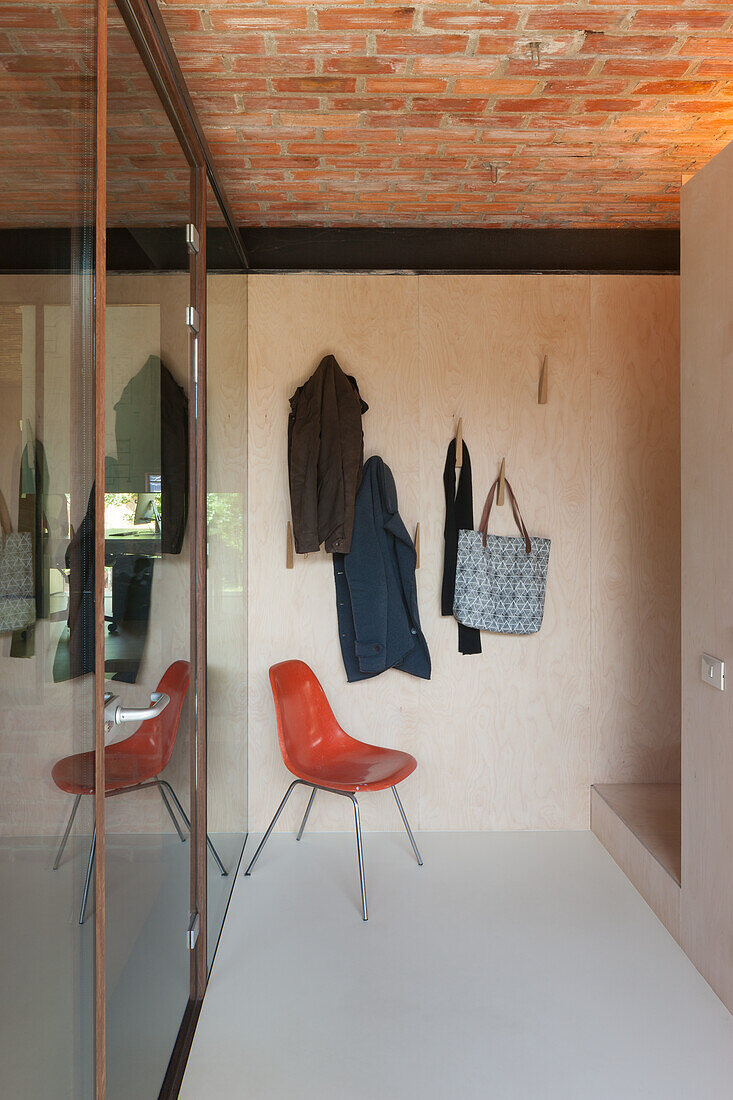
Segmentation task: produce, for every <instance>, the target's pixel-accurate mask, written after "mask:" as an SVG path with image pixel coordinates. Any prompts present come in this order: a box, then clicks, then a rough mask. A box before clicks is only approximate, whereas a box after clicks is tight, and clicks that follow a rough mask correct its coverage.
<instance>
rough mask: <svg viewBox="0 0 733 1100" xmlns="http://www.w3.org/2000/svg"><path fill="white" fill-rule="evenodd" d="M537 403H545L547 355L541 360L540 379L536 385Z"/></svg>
mask: <svg viewBox="0 0 733 1100" xmlns="http://www.w3.org/2000/svg"><path fill="white" fill-rule="evenodd" d="M537 404H538V405H546V404H547V356H545V357H544V359H543V360H542V369H541V370H540V381H539V385H538V387H537Z"/></svg>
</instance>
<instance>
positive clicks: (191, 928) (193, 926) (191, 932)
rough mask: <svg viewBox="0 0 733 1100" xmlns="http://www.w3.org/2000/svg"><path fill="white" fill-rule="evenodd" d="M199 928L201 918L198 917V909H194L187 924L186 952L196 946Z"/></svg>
mask: <svg viewBox="0 0 733 1100" xmlns="http://www.w3.org/2000/svg"><path fill="white" fill-rule="evenodd" d="M200 928H201V917H200V916H199V911H198V909H194V911H193V913H192V914H191V918H190V920H189V922H188V950H189V951H193V949H194V947H195V946H196V941H197V939H198V938H199V929H200Z"/></svg>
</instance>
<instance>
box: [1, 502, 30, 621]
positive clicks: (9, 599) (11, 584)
mask: <svg viewBox="0 0 733 1100" xmlns="http://www.w3.org/2000/svg"><path fill="white" fill-rule="evenodd" d="M35 621H36V601H35V597H34V594H33V546H32V543H31V536H30V533H29V532H25V531H24V532H22V533H18V534H13V528H12V526H11V523H10V513H9V512H8V508H7V505H6V503H5V499H4V497H3V495H2V493H0V634H7V633H10V632H11V631H14V630H24V629H25V628H26V627H27V626H30V625H31V623H34V622H35Z"/></svg>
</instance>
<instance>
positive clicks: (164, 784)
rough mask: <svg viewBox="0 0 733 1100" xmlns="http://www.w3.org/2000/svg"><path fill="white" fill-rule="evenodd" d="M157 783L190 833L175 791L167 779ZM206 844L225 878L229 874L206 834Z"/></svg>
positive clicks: (186, 818) (189, 823)
mask: <svg viewBox="0 0 733 1100" xmlns="http://www.w3.org/2000/svg"><path fill="white" fill-rule="evenodd" d="M158 783H159V784H160V786H161V787H165V788H166V790H167V791H168V794H169V795H170V796H171V798H172V799H173V801H174V802H175V804H176V807H177V809H178V812H179V814H180V815H181V817H182V818H183V820H184V821H185V822H186V828H187V829H188V831H189V833H190V832H191V822H190V821H189V820H188V817H187V816H186V811H185V810H184V808H183V806H182V805H181V803H180V802H179V801H178V795H177V794H176V792H175V791H174V790H173V788H172V787H171V785H170V783H169V782H168V780H167V779H159V780H158ZM206 844H207V846H208V849H209V851H210V852H211V854H212V856H213V857H214V859H215V860H216V865H217V867H218V868H219V870H220V871H221V873H222V875H223V876H226V875H228V874H229V872H228V871H227V869H226V867H225V866H224V864H223V863H222V861H221V860H220V859H219V853H218V852H217V850H216V848H215V847H214V845H213V844H212V843H211V840H210V838H209V834H208V833H207V834H206Z"/></svg>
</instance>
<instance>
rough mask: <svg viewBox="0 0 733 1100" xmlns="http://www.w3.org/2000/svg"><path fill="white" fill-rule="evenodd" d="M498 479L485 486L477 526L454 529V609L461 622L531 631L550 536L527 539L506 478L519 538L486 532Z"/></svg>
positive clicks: (537, 619)
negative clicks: (466, 529)
mask: <svg viewBox="0 0 733 1100" xmlns="http://www.w3.org/2000/svg"><path fill="white" fill-rule="evenodd" d="M498 483H499V478H497V479H496V481H495V482H494V484H493V485H492V486H491V488H490V489H489V495H488V496H487V498H486V504H485V505H484V511H483V515H482V516H481V523H480V525H479V529H478V531H460V532H459V533H458V563H457V566H456V588H455V598H454V602H453V614H454V615H455V617H456V619H458V622H459V623H463V625H464V626H472V627H476V628H478V629H479V630H490V631H493V633H495V634H535V633H536V632H537V631H538V630H539V629H540V627H541V626H542V617H543V615H544V611H545V589H546V587H547V565H548V562H549V560H550V539H543V538H534V539H530V537H529V535H528V534H527V528H526V527H525V524H524V520H523V519H522V514H521V512H520V511H519V505H518V504H517V498H516V497H515V496H514V492H513V490H512V487H511V485H510V484H509V482H508V481H507V480H506V479H505V480H504V484H505V486H506V489H507V492H508V493H509V499H510V501H511V505H512V513H513V514H514V520H515V522H516V524H517V527H518V528H519V531H520V534H521V538H517V537H516V536H506V535H489V534H488V533H487V529H488V525H489V516H490V515H491V506H492V504H493V503H494V493H495V492H496V487H497V485H498Z"/></svg>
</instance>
